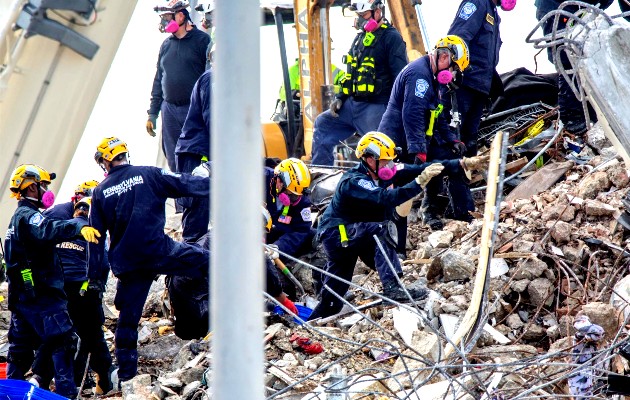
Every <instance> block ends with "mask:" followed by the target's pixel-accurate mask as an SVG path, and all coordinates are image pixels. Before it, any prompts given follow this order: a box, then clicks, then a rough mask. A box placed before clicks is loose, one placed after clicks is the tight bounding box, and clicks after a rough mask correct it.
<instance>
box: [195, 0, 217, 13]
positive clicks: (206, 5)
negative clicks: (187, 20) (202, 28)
mask: <svg viewBox="0 0 630 400" xmlns="http://www.w3.org/2000/svg"><path fill="white" fill-rule="evenodd" d="M195 10H196V11H199V12H200V13H202V14H207V13H209V12H212V11H214V1H213V0H210V1H200V2H199V3H198V4H197V7H195Z"/></svg>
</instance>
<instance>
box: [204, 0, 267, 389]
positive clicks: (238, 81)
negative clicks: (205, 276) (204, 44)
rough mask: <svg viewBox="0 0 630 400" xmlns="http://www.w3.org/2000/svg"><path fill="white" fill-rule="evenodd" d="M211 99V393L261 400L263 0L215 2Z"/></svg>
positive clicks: (262, 386)
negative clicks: (260, 7) (261, 87)
mask: <svg viewBox="0 0 630 400" xmlns="http://www.w3.org/2000/svg"><path fill="white" fill-rule="evenodd" d="M215 13H216V14H215V15H216V36H215V37H216V41H217V44H216V51H215V61H214V75H213V77H212V78H213V83H214V86H213V89H214V90H213V91H212V94H213V98H212V138H211V140H212V194H211V204H212V207H211V211H212V220H213V223H214V225H213V234H212V236H213V243H212V260H211V285H210V286H211V291H210V292H211V302H212V305H211V307H212V309H211V312H212V325H211V326H212V329H213V331H214V335H213V338H212V352H213V361H212V367H213V371H212V392H213V398H214V399H216V400H234V399H239V400H250V399H251V400H254V399H263V397H264V384H263V343H262V337H263V316H262V314H263V301H262V291H263V272H264V266H263V265H264V264H263V250H262V237H263V227H262V216H261V212H260V207H261V205H262V198H263V178H262V176H263V175H262V173H263V171H262V165H263V160H262V157H261V154H262V150H261V149H262V138H261V133H260V21H261V12H260V9H259V4H258V0H239V1H238V2H232V1H217V2H216V9H215Z"/></svg>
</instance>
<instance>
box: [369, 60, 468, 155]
mask: <svg viewBox="0 0 630 400" xmlns="http://www.w3.org/2000/svg"><path fill="white" fill-rule="evenodd" d="M441 102H442V101H441V99H440V84H439V83H437V81H436V79H435V77H434V76H433V71H432V69H431V65H430V58H429V56H428V55H427V56H424V57H421V58H419V59H417V60H415V61H412V62H411V63H409V65H407V66H406V67H405V69H403V70H402V72H401V73H400V74H399V75H398V77H397V78H396V81H395V82H394V88H393V89H392V95H391V96H390V97H389V103H388V104H387V110H386V111H385V114H383V118H382V119H381V124H380V125H379V127H378V130H379V132H383V133H384V134H386V135H387V136H389V137H390V138H391V139H392V140H393V141H394V143H396V145H397V146H399V147H402V148H403V149H406V150H407V153H409V154H418V153H424V154H426V153H427V145H428V144H429V141H430V139H428V138H427V137H426V131H427V128H428V127H429V120H430V117H431V113H430V111H431V110H435V109H436V108H437V106H438V104H440V103H441ZM444 114H445V113H444V112H443V113H442V114H440V116H439V118H438V120H437V121H436V122H435V124H434V126H433V135H434V137H435V139H436V140H437V143H438V144H440V145H442V144H445V143H452V142H454V141H455V140H456V139H457V137H456V135H455V134H454V133H452V132H450V129H448V124H447V122H446V118H445V117H444Z"/></svg>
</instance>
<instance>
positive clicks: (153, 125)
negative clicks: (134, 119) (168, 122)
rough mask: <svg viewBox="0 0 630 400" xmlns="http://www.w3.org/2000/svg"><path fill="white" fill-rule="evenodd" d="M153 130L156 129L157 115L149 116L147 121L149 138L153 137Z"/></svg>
mask: <svg viewBox="0 0 630 400" xmlns="http://www.w3.org/2000/svg"><path fill="white" fill-rule="evenodd" d="M155 128H157V115H155V114H149V118H148V119H147V133H148V134H149V135H151V136H155Z"/></svg>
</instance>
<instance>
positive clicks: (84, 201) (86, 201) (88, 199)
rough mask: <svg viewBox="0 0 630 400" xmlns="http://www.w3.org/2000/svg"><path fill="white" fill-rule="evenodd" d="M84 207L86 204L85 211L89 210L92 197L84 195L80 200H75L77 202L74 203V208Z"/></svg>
mask: <svg viewBox="0 0 630 400" xmlns="http://www.w3.org/2000/svg"><path fill="white" fill-rule="evenodd" d="M81 206H83V207H86V206H87V211H89V210H90V207H91V206H92V198H91V197H84V198H82V199H81V200H79V201H77V204H75V205H74V209H75V210H76V209H77V208H79V207H81Z"/></svg>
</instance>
